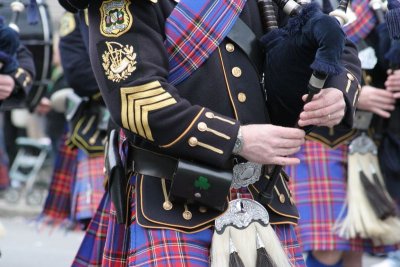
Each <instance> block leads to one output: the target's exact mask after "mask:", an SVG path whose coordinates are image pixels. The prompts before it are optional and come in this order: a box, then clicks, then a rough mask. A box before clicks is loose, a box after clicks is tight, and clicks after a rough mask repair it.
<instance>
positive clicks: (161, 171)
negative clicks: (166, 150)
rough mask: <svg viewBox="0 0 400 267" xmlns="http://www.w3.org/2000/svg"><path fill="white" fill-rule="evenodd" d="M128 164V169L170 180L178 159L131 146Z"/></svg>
mask: <svg viewBox="0 0 400 267" xmlns="http://www.w3.org/2000/svg"><path fill="white" fill-rule="evenodd" d="M128 164H132V165H131V166H130V169H132V170H133V171H134V172H137V173H140V174H143V175H148V176H153V177H159V178H164V179H167V180H172V177H173V176H174V174H175V172H176V169H177V166H178V159H176V158H173V157H170V156H166V155H163V154H158V153H155V152H152V151H149V150H146V149H143V148H140V147H137V146H131V147H130V148H129V153H128Z"/></svg>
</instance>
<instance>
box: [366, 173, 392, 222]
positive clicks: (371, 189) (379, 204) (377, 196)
mask: <svg viewBox="0 0 400 267" xmlns="http://www.w3.org/2000/svg"><path fill="white" fill-rule="evenodd" d="M359 174H360V179H361V184H362V185H363V187H364V189H365V192H366V194H367V199H368V202H369V203H370V204H371V206H372V209H373V210H374V212H375V214H376V215H377V216H378V218H379V219H381V220H384V219H386V218H388V217H390V216H392V214H393V209H392V207H391V206H392V205H391V204H390V203H388V202H387V201H386V200H385V198H386V197H385V192H384V191H382V190H380V189H379V185H376V184H374V183H372V182H371V181H370V180H369V179H368V177H367V176H366V175H365V173H364V172H363V171H360V172H359Z"/></svg>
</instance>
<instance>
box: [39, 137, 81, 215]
mask: <svg viewBox="0 0 400 267" xmlns="http://www.w3.org/2000/svg"><path fill="white" fill-rule="evenodd" d="M66 140H67V135H66V134H65V135H64V136H63V137H62V138H61V142H60V146H59V149H58V153H57V155H56V159H55V163H54V170H53V175H52V180H51V183H50V188H49V193H48V195H47V199H46V202H45V204H44V208H43V211H42V215H41V216H43V217H47V219H50V220H51V221H56V222H57V221H59V222H61V221H62V220H64V219H68V218H69V217H70V212H71V192H72V184H73V180H74V177H75V172H76V165H77V151H76V150H72V149H70V148H69V147H68V146H67V145H66V144H65V142H66Z"/></svg>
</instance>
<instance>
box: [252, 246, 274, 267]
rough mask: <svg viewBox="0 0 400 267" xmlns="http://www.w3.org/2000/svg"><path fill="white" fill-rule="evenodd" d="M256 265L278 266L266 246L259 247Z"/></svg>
mask: <svg viewBox="0 0 400 267" xmlns="http://www.w3.org/2000/svg"><path fill="white" fill-rule="evenodd" d="M256 267H277V266H276V264H275V263H274V261H273V260H272V258H271V256H270V255H269V254H268V253H267V251H266V250H265V248H258V249H257V261H256Z"/></svg>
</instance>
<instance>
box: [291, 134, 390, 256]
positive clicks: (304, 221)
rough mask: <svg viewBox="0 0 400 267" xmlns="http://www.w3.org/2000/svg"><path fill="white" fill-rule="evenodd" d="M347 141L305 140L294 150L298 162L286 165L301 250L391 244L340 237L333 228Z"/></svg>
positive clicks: (342, 193)
mask: <svg viewBox="0 0 400 267" xmlns="http://www.w3.org/2000/svg"><path fill="white" fill-rule="evenodd" d="M347 150H348V148H347V145H340V146H339V147H337V148H336V149H330V148H328V147H326V146H324V145H322V144H320V143H317V142H315V141H306V143H305V145H304V146H302V148H301V150H300V151H299V152H298V153H297V155H296V156H297V157H299V158H300V160H301V163H300V164H299V165H296V166H289V167H287V168H286V171H287V173H288V175H289V176H290V177H291V181H290V184H289V187H290V189H291V191H292V194H293V197H294V199H295V202H296V206H297V208H298V209H299V212H300V217H301V218H300V220H299V224H298V226H297V227H296V232H297V236H298V238H299V241H300V244H301V246H302V248H303V250H304V251H311V250H339V251H358V252H362V251H365V252H371V253H383V252H387V251H391V250H395V249H396V247H395V246H379V247H374V246H373V245H372V242H371V241H370V240H367V239H361V238H356V239H350V240H347V239H343V238H341V237H339V236H338V235H337V234H335V232H334V231H333V225H334V223H335V221H336V220H337V219H338V218H339V215H340V212H341V210H342V208H343V205H344V204H345V201H346V193H347V182H346V181H347Z"/></svg>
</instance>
